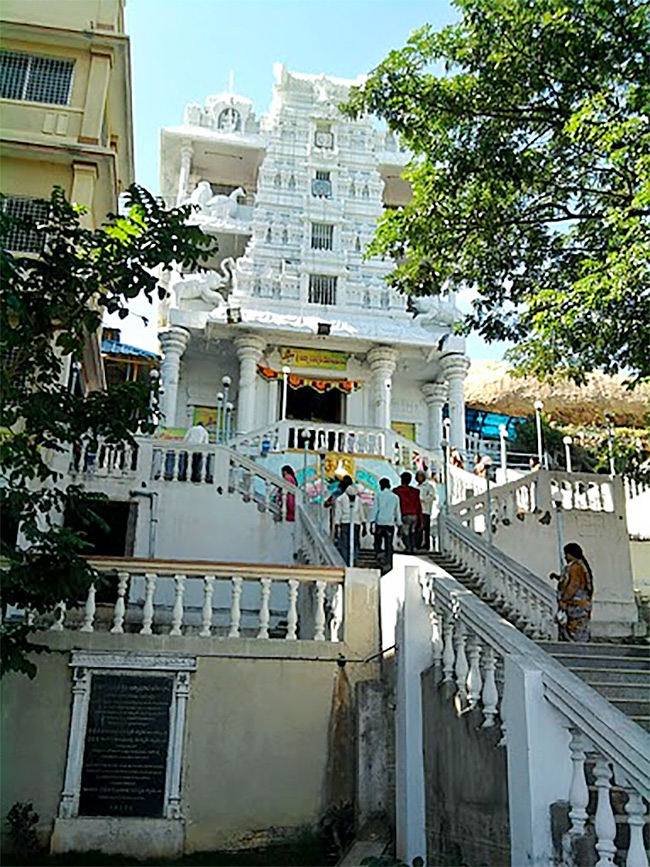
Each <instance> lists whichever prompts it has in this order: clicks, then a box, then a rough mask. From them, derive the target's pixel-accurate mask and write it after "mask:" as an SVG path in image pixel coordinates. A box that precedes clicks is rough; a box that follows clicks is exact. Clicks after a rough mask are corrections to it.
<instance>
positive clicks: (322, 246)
mask: <svg viewBox="0 0 650 867" xmlns="http://www.w3.org/2000/svg"><path fill="white" fill-rule="evenodd" d="M333 247H334V226H332V225H331V224H330V223H312V224H311V248H312V250H332V249H333Z"/></svg>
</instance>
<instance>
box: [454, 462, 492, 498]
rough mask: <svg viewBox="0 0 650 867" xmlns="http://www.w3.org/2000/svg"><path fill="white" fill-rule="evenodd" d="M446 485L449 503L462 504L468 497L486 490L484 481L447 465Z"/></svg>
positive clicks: (465, 471) (458, 468)
mask: <svg viewBox="0 0 650 867" xmlns="http://www.w3.org/2000/svg"><path fill="white" fill-rule="evenodd" d="M447 484H448V485H449V502H450V503H454V504H455V503H462V502H463V501H464V500H467V499H468V498H469V497H475V496H478V495H479V494H482V493H483V491H485V490H486V489H487V481H486V479H482V478H481V477H480V476H477V475H475V474H474V473H470V472H468V471H467V470H463V469H461V468H460V467H455V466H453V465H452V464H449V465H448V467H447Z"/></svg>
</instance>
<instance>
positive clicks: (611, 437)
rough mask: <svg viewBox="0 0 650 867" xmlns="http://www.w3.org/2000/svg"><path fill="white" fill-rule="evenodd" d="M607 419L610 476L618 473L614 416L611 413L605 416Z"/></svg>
mask: <svg viewBox="0 0 650 867" xmlns="http://www.w3.org/2000/svg"><path fill="white" fill-rule="evenodd" d="M605 419H606V420H607V452H608V453H609V474H610V476H612V477H613V476H615V475H616V463H615V461H614V426H613V424H612V417H611V415H610V414H609V413H607V415H606V416H605Z"/></svg>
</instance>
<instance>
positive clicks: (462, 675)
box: [455, 622, 469, 698]
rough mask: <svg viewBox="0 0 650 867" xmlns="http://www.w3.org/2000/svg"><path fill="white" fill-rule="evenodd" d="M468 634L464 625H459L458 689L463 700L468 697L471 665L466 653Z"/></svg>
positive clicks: (457, 631)
mask: <svg viewBox="0 0 650 867" xmlns="http://www.w3.org/2000/svg"><path fill="white" fill-rule="evenodd" d="M466 641H467V634H466V633H465V627H464V626H463V624H462V623H460V622H459V623H458V627H457V629H456V670H455V673H456V687H457V689H458V692H459V693H460V695H461V697H462V698H465V697H466V696H467V673H468V671H469V665H468V664H467V654H466V653H465V642H466Z"/></svg>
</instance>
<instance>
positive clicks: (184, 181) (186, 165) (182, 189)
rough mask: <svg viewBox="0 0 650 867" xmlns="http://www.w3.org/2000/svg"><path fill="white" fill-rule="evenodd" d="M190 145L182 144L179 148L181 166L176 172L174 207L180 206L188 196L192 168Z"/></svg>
mask: <svg viewBox="0 0 650 867" xmlns="http://www.w3.org/2000/svg"><path fill="white" fill-rule="evenodd" d="M192 154H193V150H192V145H191V144H184V145H183V146H182V147H181V165H180V169H179V172H178V194H177V196H176V207H178V206H179V205H182V204H183V202H184V201H185V200H186V199H187V197H188V196H189V194H190V191H189V184H190V170H191V168H192Z"/></svg>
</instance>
